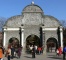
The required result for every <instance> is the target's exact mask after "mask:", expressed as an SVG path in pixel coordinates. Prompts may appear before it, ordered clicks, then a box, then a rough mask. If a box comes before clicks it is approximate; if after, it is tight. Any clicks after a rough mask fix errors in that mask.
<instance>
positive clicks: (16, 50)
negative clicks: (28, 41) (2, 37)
mask: <svg viewBox="0 0 66 60" xmlns="http://www.w3.org/2000/svg"><path fill="white" fill-rule="evenodd" d="M5 51H6V53H5V56H6V57H7V58H8V60H10V59H13V58H14V57H17V58H20V56H21V51H22V47H21V46H19V47H17V46H15V47H14V46H11V47H10V46H8V48H7V50H5Z"/></svg>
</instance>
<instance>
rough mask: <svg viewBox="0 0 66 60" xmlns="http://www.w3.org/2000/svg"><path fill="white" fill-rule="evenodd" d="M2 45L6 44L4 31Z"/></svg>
mask: <svg viewBox="0 0 66 60" xmlns="http://www.w3.org/2000/svg"><path fill="white" fill-rule="evenodd" d="M3 35H4V36H3V46H4V47H5V45H6V32H5V31H4V33H3Z"/></svg>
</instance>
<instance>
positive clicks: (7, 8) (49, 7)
mask: <svg viewBox="0 0 66 60" xmlns="http://www.w3.org/2000/svg"><path fill="white" fill-rule="evenodd" d="M32 1H34V3H35V4H36V5H38V6H40V7H41V8H42V10H43V12H44V15H50V16H53V17H55V18H57V19H58V20H66V0H0V17H4V18H7V19H8V18H10V17H12V16H16V15H21V12H22V10H23V9H24V7H26V6H27V5H30V4H31V2H32Z"/></svg>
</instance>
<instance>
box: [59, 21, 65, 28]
mask: <svg viewBox="0 0 66 60" xmlns="http://www.w3.org/2000/svg"><path fill="white" fill-rule="evenodd" d="M60 22H61V24H62V26H63V27H64V28H66V20H61V21H60Z"/></svg>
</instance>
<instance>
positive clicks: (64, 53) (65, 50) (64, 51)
mask: <svg viewBox="0 0 66 60" xmlns="http://www.w3.org/2000/svg"><path fill="white" fill-rule="evenodd" d="M65 55H66V46H65V47H64V48H63V60H65Z"/></svg>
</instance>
